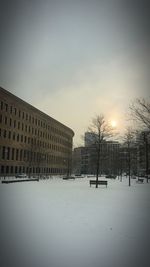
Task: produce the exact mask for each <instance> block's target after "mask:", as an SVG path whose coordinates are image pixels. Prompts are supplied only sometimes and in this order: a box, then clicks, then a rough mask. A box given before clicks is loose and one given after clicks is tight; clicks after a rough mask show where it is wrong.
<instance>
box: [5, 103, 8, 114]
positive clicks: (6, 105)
mask: <svg viewBox="0 0 150 267" xmlns="http://www.w3.org/2000/svg"><path fill="white" fill-rule="evenodd" d="M5 110H6V112H7V111H8V104H6V103H5Z"/></svg>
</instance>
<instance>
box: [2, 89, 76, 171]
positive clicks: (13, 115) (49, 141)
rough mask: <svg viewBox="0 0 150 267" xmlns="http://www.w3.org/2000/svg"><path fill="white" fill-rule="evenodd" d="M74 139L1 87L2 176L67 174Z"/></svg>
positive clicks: (44, 115)
mask: <svg viewBox="0 0 150 267" xmlns="http://www.w3.org/2000/svg"><path fill="white" fill-rule="evenodd" d="M73 136H74V132H73V131H72V130H71V129H70V128H68V127H67V126H65V125H64V124H62V123H60V122H59V121H57V120H55V119H53V118H51V117H50V116H48V115H47V114H45V113H43V112H42V111H40V110H38V109H37V108H35V107H33V106H32V105H30V104H28V103H26V102H25V101H23V100H22V99H20V98H18V97H17V96H15V95H13V94H11V93H10V92H8V91H6V90H5V89H3V88H1V87H0V175H14V174H16V173H21V172H23V173H28V174H63V173H67V172H68V169H70V168H71V158H72V142H73ZM69 171H70V170H69Z"/></svg>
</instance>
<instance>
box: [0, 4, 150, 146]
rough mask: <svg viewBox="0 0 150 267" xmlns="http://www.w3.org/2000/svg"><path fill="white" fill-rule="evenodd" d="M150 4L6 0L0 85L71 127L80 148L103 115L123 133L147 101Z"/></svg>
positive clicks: (1, 13) (0, 7) (0, 8)
mask: <svg viewBox="0 0 150 267" xmlns="http://www.w3.org/2000/svg"><path fill="white" fill-rule="evenodd" d="M149 13H150V8H149V1H145V0H144V1H134V0H130V1H128V0H126V1H125V0H91V1H90V0H80V1H79V0H76V1H75V0H74V1H72V0H18V1H17V0H13V1H11V0H0V36H1V42H0V63H1V64H0V86H2V87H4V88H5V89H7V90H9V91H10V92H12V93H13V94H16V95H17V96H19V97H20V98H22V99H23V100H25V101H27V102H29V103H30V104H32V105H34V106H35V107H37V108H38V109H40V110H42V111H44V112H46V113H47V114H49V115H50V116H52V117H54V118H55V119H57V120H59V121H60V122H62V123H64V124H66V125H67V126H68V127H70V128H72V129H73V130H74V132H75V137H74V144H75V146H78V145H80V144H82V139H81V135H83V134H84V132H85V131H86V130H87V128H88V126H89V124H90V122H91V118H92V117H94V116H95V114H100V113H103V114H104V115H105V116H106V118H107V119H108V120H111V119H113V120H117V121H118V130H121V129H123V128H124V125H125V114H126V113H127V111H128V106H129V104H130V102H131V101H132V100H133V99H134V98H136V97H146V98H147V97H148V96H149V95H150V93H149V84H150V78H149V62H150V51H149V50H150V49H149V48H150V40H149V37H150V32H149V31H150V22H149V16H150V14H149Z"/></svg>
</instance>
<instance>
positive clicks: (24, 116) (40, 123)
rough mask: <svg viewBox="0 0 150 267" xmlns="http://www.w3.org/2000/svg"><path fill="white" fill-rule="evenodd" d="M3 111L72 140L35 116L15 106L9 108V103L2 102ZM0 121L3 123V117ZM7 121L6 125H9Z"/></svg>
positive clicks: (0, 117)
mask: <svg viewBox="0 0 150 267" xmlns="http://www.w3.org/2000/svg"><path fill="white" fill-rule="evenodd" d="M1 110H3V111H5V112H6V113H7V112H9V113H10V114H14V115H15V116H17V117H18V118H20V119H21V120H26V121H28V122H29V123H32V125H35V126H36V127H37V126H38V127H42V128H44V129H46V130H48V131H50V130H51V131H53V132H54V133H56V134H59V135H61V136H63V137H65V138H70V136H69V135H68V134H66V133H64V132H63V131H61V130H60V129H57V128H55V127H53V126H50V125H48V124H47V123H46V122H44V121H42V120H40V119H37V118H35V117H33V116H31V115H30V114H28V113H26V112H24V111H21V110H18V109H17V108H16V107H13V106H9V105H8V104H7V103H4V102H3V101H1ZM5 120H6V121H7V117H5ZM0 121H2V115H1V116H0ZM6 121H5V123H7V122H6Z"/></svg>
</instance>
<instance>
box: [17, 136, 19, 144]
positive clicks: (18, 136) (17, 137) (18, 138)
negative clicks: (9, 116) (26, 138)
mask: <svg viewBox="0 0 150 267" xmlns="http://www.w3.org/2000/svg"><path fill="white" fill-rule="evenodd" d="M17 142H19V134H17Z"/></svg>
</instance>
